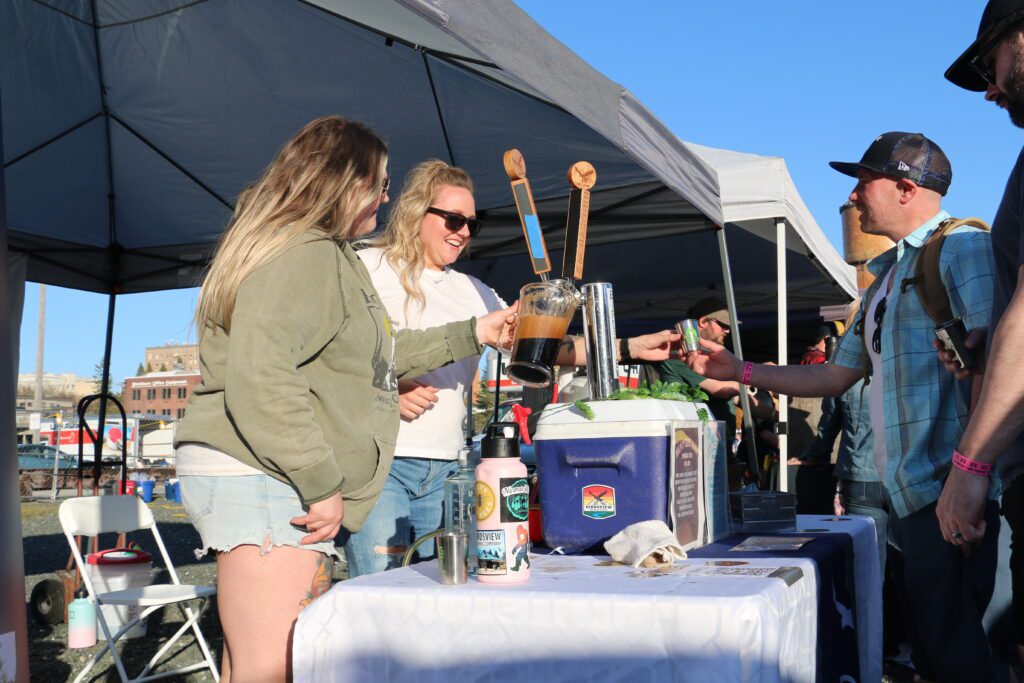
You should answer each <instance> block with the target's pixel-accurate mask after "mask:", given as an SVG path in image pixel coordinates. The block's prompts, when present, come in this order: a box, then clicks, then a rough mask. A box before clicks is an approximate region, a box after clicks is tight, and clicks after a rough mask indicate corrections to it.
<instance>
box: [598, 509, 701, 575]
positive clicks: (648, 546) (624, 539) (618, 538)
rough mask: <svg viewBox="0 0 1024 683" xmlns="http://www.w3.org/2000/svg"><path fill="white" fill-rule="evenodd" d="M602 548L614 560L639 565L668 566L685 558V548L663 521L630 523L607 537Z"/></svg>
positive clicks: (634, 565)
mask: <svg viewBox="0 0 1024 683" xmlns="http://www.w3.org/2000/svg"><path fill="white" fill-rule="evenodd" d="M604 549H605V550H607V551H608V554H609V555H611V556H612V559H613V560H615V561H616V562H621V563H623V564H628V565H632V566H633V567H639V566H640V565H641V564H642V565H643V566H645V567H667V566H669V565H671V564H673V563H674V562H675V561H676V560H685V559H686V551H684V550H683V548H682V546H681V545H679V543H678V542H677V541H676V537H675V534H673V533H672V530H671V529H669V528H668V526H667V525H666V524H665V522H662V521H660V520H654V519H652V520H649V521H646V522H637V523H636V524H630V525H629V526H627V527H626V528H625V529H623V530H622V531H620V532H619V533H617V534H615V535H614V536H612V537H611V538H609V539H608V540H607V541H605V543H604Z"/></svg>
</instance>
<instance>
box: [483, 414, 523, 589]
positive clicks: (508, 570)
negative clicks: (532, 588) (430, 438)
mask: <svg viewBox="0 0 1024 683" xmlns="http://www.w3.org/2000/svg"><path fill="white" fill-rule="evenodd" d="M476 514H477V527H476V535H477V556H478V558H479V560H478V564H477V572H476V578H477V579H478V580H479V581H480V582H481V583H519V582H521V581H526V580H527V579H528V578H530V554H529V553H530V521H529V518H530V482H529V479H528V478H527V475H526V465H524V464H523V463H522V461H521V460H520V459H519V426H518V425H517V424H515V423H514V422H496V423H494V424H492V425H491V426H490V427H489V428H488V429H487V433H486V434H485V435H484V438H483V440H482V441H481V442H480V464H479V465H477V466H476Z"/></svg>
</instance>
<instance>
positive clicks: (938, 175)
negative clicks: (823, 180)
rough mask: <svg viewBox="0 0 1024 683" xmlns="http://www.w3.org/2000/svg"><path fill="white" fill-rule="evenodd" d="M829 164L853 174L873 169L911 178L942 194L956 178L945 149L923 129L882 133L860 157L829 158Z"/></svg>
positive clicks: (890, 174) (893, 176)
mask: <svg viewBox="0 0 1024 683" xmlns="http://www.w3.org/2000/svg"><path fill="white" fill-rule="evenodd" d="M829 166H831V167H832V168H834V169H835V170H837V171H839V172H840V173H843V174H845V175H848V176H853V177H854V178H856V177H858V176H857V174H858V173H860V172H861V171H872V172H874V173H877V174H879V175H884V176H889V177H890V178H903V179H906V180H912V181H914V182H915V183H916V184H917V185H919V186H921V187H924V188H926V189H929V190H933V191H935V192H938V193H939V195H941V196H945V194H946V191H947V190H949V184H950V183H951V182H953V170H952V169H951V168H950V165H949V159H948V158H947V157H946V154H945V152H943V151H942V149H941V148H940V147H939V146H938V145H936V144H935V143H934V142H932V141H931V140H929V139H928V138H926V137H925V136H923V135H921V134H920V133H901V132H892V133H882V134H881V135H879V136H878V137H877V138H875V141H874V142H872V143H871V145H870V146H869V147H868V149H867V151H866V152H864V156H863V157H861V160H860V161H857V162H852V161H830V162H829Z"/></svg>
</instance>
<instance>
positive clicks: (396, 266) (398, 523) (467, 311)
mask: <svg viewBox="0 0 1024 683" xmlns="http://www.w3.org/2000/svg"><path fill="white" fill-rule="evenodd" d="M480 229H481V224H480V221H479V219H478V218H477V213H476V203H475V201H474V199H473V182H472V180H471V179H470V177H469V175H468V174H467V173H466V172H465V171H463V170H462V169H460V168H456V167H453V166H449V165H448V164H446V163H445V162H443V161H438V160H436V159H435V160H430V161H425V162H423V163H421V164H419V165H418V166H416V167H415V168H413V169H412V170H411V171H410V172H409V175H408V176H407V177H406V179H405V185H404V187H403V188H402V194H401V196H400V197H399V198H398V200H397V201H396V202H395V206H394V208H393V209H392V211H391V213H390V215H389V217H388V225H387V229H386V230H385V231H384V233H383V234H382V235H381V236H380V237H379V238H377V239H375V240H372V241H371V242H369V245H370V246H369V248H367V249H364V250H362V251H360V252H359V255H360V257H361V258H362V259H363V262H364V263H365V264H366V267H367V269H368V270H369V272H370V277H371V278H372V279H373V283H374V285H375V286H376V287H377V290H378V291H379V292H380V295H381V299H382V300H383V302H384V306H385V308H387V310H388V313H389V314H390V315H391V318H392V320H393V321H394V322H395V324H396V326H397V327H398V328H399V329H406V328H407V329H414V330H415V329H424V328H426V327H430V326H433V325H443V324H446V323H448V322H450V321H453V320H460V319H463V318H465V317H467V316H479V315H483V314H485V313H487V312H488V311H497V310H501V309H503V308H504V307H505V303H504V302H503V301H502V300H501V297H499V296H498V294H497V293H495V291H494V290H493V289H491V288H490V287H488V286H487V285H485V284H484V283H483V282H481V281H480V280H478V279H476V278H474V277H472V276H470V275H466V274H465V273H460V272H459V271H458V270H455V269H454V268H453V267H452V266H453V264H454V263H455V262H456V261H457V260H458V259H459V257H461V256H462V255H463V254H465V253H466V252H467V250H468V249H469V247H470V245H471V243H472V240H473V238H474V237H475V236H476V235H477V234H478V232H479V231H480ZM677 339H678V335H676V334H675V333H670V332H668V331H665V332H660V333H657V334H652V335H646V336H644V337H636V338H634V339H630V340H629V342H628V343H629V349H630V352H631V353H632V354H633V356H634V357H636V358H648V359H651V360H663V359H664V358H666V357H667V356H668V353H669V350H670V342H672V341H676V340H677ZM585 358H586V351H585V349H584V347H583V343H582V340H579V339H576V338H574V337H567V338H566V340H565V342H564V347H563V348H562V349H560V352H559V357H558V363H559V364H562V365H573V364H581V363H584V362H585ZM478 361H479V358H478V357H472V358H466V359H464V360H462V361H460V362H458V363H453V364H451V365H448V366H445V367H443V368H440V369H438V370H434V371H432V372H430V373H427V374H425V375H423V376H421V377H418V378H416V379H415V380H408V381H404V380H403V381H401V382H399V391H400V394H401V395H400V399H399V402H400V409H401V414H402V426H401V429H400V430H399V434H398V445H397V447H396V450H395V461H394V463H393V464H392V467H391V472H390V474H389V476H388V479H387V482H386V483H385V484H384V491H383V493H382V494H381V498H380V501H379V502H378V503H377V505H376V507H375V508H374V509H373V512H372V513H371V514H370V516H369V518H368V519H367V521H366V524H365V525H364V526H363V528H362V530H361V531H360V532H359V533H357V534H351V535H349V534H343V536H344V537H345V542H344V544H345V557H346V559H347V560H348V569H349V576H350V577H354V576H359V575H361V574H370V573H375V572H379V571H384V570H387V569H392V568H395V567H397V566H399V565H400V564H401V561H402V557H403V555H404V554H405V552H406V550H407V548H408V547H409V545H411V544H412V542H413V541H414V540H415V539H416V538H418V537H420V536H422V535H424V534H427V533H429V532H431V531H433V530H435V529H437V528H438V527H440V526H441V523H442V516H443V502H444V500H443V498H444V480H445V479H446V478H448V476H449V475H451V474H452V473H453V472H454V471H455V470H456V469H457V468H458V463H457V457H458V451H459V448H461V447H462V445H463V444H464V442H465V436H464V435H465V433H466V428H465V421H466V420H467V419H469V416H467V414H466V399H467V393H468V392H470V391H471V390H472V384H473V379H474V377H475V375H476V369H477V365H478ZM417 553H418V554H417V559H419V560H422V559H428V558H429V557H431V555H432V554H433V549H432V545H431V544H426V543H425V544H423V545H421V546H420V548H418V549H417Z"/></svg>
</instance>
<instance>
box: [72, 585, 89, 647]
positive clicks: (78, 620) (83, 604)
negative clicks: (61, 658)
mask: <svg viewBox="0 0 1024 683" xmlns="http://www.w3.org/2000/svg"><path fill="white" fill-rule="evenodd" d="M85 596H86V592H85V589H84V588H79V589H78V590H77V591H75V599H74V600H72V601H71V604H70V605H68V647H69V648H72V649H75V648H81V647H92V646H93V645H95V644H96V605H94V604H92V603H91V602H89V598H87V597H85Z"/></svg>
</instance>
